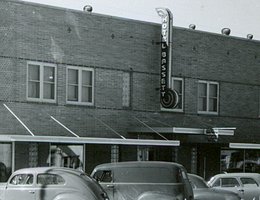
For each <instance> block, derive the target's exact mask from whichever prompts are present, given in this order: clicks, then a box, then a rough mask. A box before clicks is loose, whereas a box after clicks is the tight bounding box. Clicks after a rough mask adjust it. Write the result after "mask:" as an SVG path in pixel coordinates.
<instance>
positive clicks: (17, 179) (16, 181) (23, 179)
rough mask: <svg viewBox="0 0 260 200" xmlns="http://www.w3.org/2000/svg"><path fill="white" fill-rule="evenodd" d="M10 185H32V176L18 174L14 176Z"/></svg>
mask: <svg viewBox="0 0 260 200" xmlns="http://www.w3.org/2000/svg"><path fill="white" fill-rule="evenodd" d="M10 184H11V185H32V184H33V175H32V174H18V175H15V176H14V177H13V178H12V179H11V181H10Z"/></svg>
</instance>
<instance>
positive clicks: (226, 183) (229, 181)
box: [221, 178, 239, 187]
mask: <svg viewBox="0 0 260 200" xmlns="http://www.w3.org/2000/svg"><path fill="white" fill-rule="evenodd" d="M221 186H222V187H238V186H239V183H238V181H237V179H235V178H222V179H221Z"/></svg>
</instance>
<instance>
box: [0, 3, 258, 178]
mask: <svg viewBox="0 0 260 200" xmlns="http://www.w3.org/2000/svg"><path fill="white" fill-rule="evenodd" d="M0 18H1V22H0V36H1V37H0V40H1V46H0V69H1V74H0V83H1V84H0V94H1V95H0V103H1V105H0V111H1V112H0V134H1V135H0V141H1V143H0V155H1V159H2V160H0V162H2V164H4V165H3V166H4V167H3V168H6V169H5V170H6V174H7V175H5V176H8V174H9V173H10V172H11V171H12V170H15V169H18V168H22V167H33V166H46V165H58V166H68V167H74V168H76V167H82V168H83V169H84V170H86V171H87V172H90V171H91V170H92V169H93V167H94V166H95V165H96V164H99V163H102V162H114V161H127V160H164V161H175V162H179V163H181V164H183V165H184V166H185V167H186V169H187V170H188V171H189V172H192V173H197V174H200V175H203V176H204V177H205V178H208V177H210V176H211V175H213V174H216V173H219V172H221V171H223V170H227V169H228V168H235V169H236V170H237V169H240V170H248V169H249V168H248V167H250V170H256V168H257V167H259V162H260V161H259V158H260V155H259V154H260V152H259V148H260V147H259V144H260V137H259V130H260V121H259V116H260V100H259V99H260V79H259V77H260V68H259V64H260V42H259V41H255V40H249V39H246V38H237V37H232V36H227V35H221V34H213V33H208V32H203V31H198V30H193V29H186V28H179V27H174V28H173V58H172V63H173V70H172V80H173V86H172V87H174V88H175V89H176V90H177V91H178V94H179V99H180V101H179V104H178V105H177V107H176V108H175V109H163V108H161V106H160V97H159V96H160V95H159V87H160V86H159V73H160V72H159V66H160V26H161V25H160V24H154V23H147V22H141V21H135V20H128V19H121V18H117V17H112V16H106V15H99V14H95V13H88V12H83V11H75V10H69V9H60V8H56V7H51V6H43V5H39V4H34V3H25V2H20V1H14V0H9V1H0ZM173 127H177V128H178V127H182V128H184V129H185V130H187V133H184V134H177V133H175V132H174V131H168V132H167V131H165V130H167V129H171V128H173ZM213 127H235V128H236V129H235V134H234V135H233V136H230V135H228V136H222V135H220V136H219V138H218V140H217V141H213V140H211V139H209V137H208V136H207V135H204V134H192V133H189V132H188V130H193V128H198V129H205V130H207V129H211V128H213ZM157 130H158V131H157ZM161 130H164V131H162V132H161ZM99 139H100V140H99ZM110 139H111V140H110ZM131 139H132V140H131ZM136 139H139V141H141V143H136V144H132V143H131V142H132V141H135V142H136V141H137V140H136ZM165 139H167V140H165ZM145 141H150V142H151V143H150V144H148V143H147V144H145ZM178 141H179V143H178ZM142 142H144V143H142ZM153 142H154V145H153ZM158 143H159V144H158ZM241 143H243V144H241ZM160 144H161V145H160ZM241 163H242V167H241ZM243 163H248V166H247V165H243ZM239 164H240V166H238V165H239ZM231 165H232V166H231ZM2 179H4V178H2Z"/></svg>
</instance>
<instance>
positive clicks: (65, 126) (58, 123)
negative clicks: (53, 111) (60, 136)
mask: <svg viewBox="0 0 260 200" xmlns="http://www.w3.org/2000/svg"><path fill="white" fill-rule="evenodd" d="M50 117H51V119H53V120H54V121H55V122H57V123H58V124H59V125H60V126H62V127H63V128H65V129H66V130H67V131H69V132H70V133H71V134H72V135H74V136H75V137H77V138H79V136H78V135H77V134H76V133H74V132H73V131H72V130H70V129H69V128H68V127H66V126H65V125H63V124H62V123H61V122H59V121H58V120H57V119H55V118H54V117H53V116H50Z"/></svg>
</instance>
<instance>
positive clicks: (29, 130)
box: [3, 104, 34, 136]
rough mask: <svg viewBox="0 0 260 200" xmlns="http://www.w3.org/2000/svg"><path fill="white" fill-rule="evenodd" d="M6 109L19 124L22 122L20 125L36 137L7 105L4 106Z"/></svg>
mask: <svg viewBox="0 0 260 200" xmlns="http://www.w3.org/2000/svg"><path fill="white" fill-rule="evenodd" d="M3 105H4V107H5V108H6V109H7V110H8V111H9V112H10V113H11V114H12V115H13V116H14V117H15V118H16V119H17V120H18V122H20V124H22V125H23V127H24V128H25V129H26V130H27V131H28V132H29V133H30V134H31V135H32V136H34V134H33V132H32V131H30V129H29V128H28V127H27V126H26V125H25V124H24V123H23V122H22V120H20V119H19V117H17V116H16V114H14V112H13V111H12V110H11V109H10V108H9V107H8V106H7V105H5V104H3Z"/></svg>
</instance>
